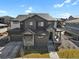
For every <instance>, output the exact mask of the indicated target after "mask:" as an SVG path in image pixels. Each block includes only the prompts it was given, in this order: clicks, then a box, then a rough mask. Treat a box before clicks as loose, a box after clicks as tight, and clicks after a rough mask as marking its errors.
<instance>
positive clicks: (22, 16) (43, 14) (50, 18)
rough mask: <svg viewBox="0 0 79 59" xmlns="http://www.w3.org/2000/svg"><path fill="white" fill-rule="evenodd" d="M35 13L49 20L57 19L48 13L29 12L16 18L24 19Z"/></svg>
mask: <svg viewBox="0 0 79 59" xmlns="http://www.w3.org/2000/svg"><path fill="white" fill-rule="evenodd" d="M35 15H37V16H40V17H42V18H44V19H46V20H47V21H53V20H55V18H52V16H50V15H49V14H47V13H29V14H28V15H18V16H17V17H16V20H19V21H23V20H25V19H27V18H29V17H32V16H35Z"/></svg>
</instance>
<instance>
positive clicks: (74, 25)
mask: <svg viewBox="0 0 79 59" xmlns="http://www.w3.org/2000/svg"><path fill="white" fill-rule="evenodd" d="M64 29H65V31H66V32H67V33H68V34H69V36H70V37H72V38H71V39H73V40H74V42H76V44H78V46H79V42H78V41H79V19H74V20H69V21H66V22H65V26H64Z"/></svg>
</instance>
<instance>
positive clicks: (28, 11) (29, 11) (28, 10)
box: [25, 7, 33, 13]
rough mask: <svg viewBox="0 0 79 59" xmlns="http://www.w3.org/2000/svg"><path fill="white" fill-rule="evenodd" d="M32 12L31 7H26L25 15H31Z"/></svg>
mask: <svg viewBox="0 0 79 59" xmlns="http://www.w3.org/2000/svg"><path fill="white" fill-rule="evenodd" d="M32 11H33V8H32V7H28V9H27V10H25V13H31V12H32Z"/></svg>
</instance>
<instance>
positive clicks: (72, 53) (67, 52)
mask: <svg viewBox="0 0 79 59" xmlns="http://www.w3.org/2000/svg"><path fill="white" fill-rule="evenodd" d="M57 53H58V55H59V57H60V58H79V50H77V49H61V50H59V51H58V52H57Z"/></svg>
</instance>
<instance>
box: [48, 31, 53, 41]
mask: <svg viewBox="0 0 79 59" xmlns="http://www.w3.org/2000/svg"><path fill="white" fill-rule="evenodd" d="M49 40H53V33H52V32H50V34H49Z"/></svg>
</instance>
